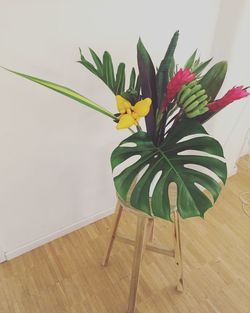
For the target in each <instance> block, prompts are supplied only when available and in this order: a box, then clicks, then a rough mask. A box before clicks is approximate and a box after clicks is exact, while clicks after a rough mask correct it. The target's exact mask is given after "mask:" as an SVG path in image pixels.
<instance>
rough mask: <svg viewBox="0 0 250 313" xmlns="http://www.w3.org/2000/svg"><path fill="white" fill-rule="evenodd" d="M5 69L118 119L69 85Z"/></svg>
mask: <svg viewBox="0 0 250 313" xmlns="http://www.w3.org/2000/svg"><path fill="white" fill-rule="evenodd" d="M2 68H3V69H5V70H7V71H9V72H11V73H14V74H16V75H19V76H21V77H24V78H26V79H28V80H31V81H33V82H35V83H37V84H40V85H42V86H45V87H47V88H49V89H52V90H54V91H57V92H59V93H61V94H63V95H64V96H67V97H69V98H71V99H73V100H75V101H78V102H80V103H81V104H84V105H86V106H88V107H90V108H91V109H93V110H95V111H98V112H100V113H102V114H104V115H107V116H109V117H111V118H112V119H114V120H116V119H117V118H116V116H115V115H113V114H112V113H111V112H110V111H108V110H106V109H105V108H104V107H102V106H100V105H98V104H96V103H95V102H93V101H92V100H90V99H88V98H86V97H84V96H82V95H81V94H79V93H78V92H76V91H74V90H72V89H70V88H68V87H64V86H61V85H58V84H55V83H52V82H50V81H47V80H44V79H41V78H37V77H34V76H30V75H26V74H23V73H19V72H16V71H12V70H9V69H7V68H5V67H2Z"/></svg>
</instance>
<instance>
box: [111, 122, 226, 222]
mask: <svg viewBox="0 0 250 313" xmlns="http://www.w3.org/2000/svg"><path fill="white" fill-rule="evenodd" d="M189 135H193V136H189ZM187 136H189V137H188V138H187ZM190 150H192V151H195V152H192V151H191V152H190ZM184 151H185V154H184V153H183V152H184ZM134 156H139V160H137V161H136V162H135V163H133V164H132V165H130V166H128V167H126V168H125V169H124V170H122V172H121V173H120V174H118V175H117V176H115V177H114V183H115V187H116V190H117V193H118V197H119V198H120V199H121V200H123V201H124V202H126V203H128V204H129V205H130V206H132V207H133V208H135V209H138V210H141V211H144V212H145V213H147V214H149V215H154V216H157V217H161V218H163V219H167V220H171V218H170V214H171V208H170V199H169V194H168V188H169V185H170V183H172V182H173V183H175V184H176V185H177V199H176V207H177V210H178V212H179V213H180V215H181V216H182V217H183V218H188V217H192V216H202V217H203V215H204V213H205V212H206V210H207V209H208V208H210V207H212V206H213V203H212V202H211V200H210V198H213V201H216V199H217V198H218V196H219V193H220V190H221V187H220V183H219V182H218V181H219V180H221V181H222V182H223V183H225V181H226V177H227V169H226V164H225V162H224V160H223V159H222V158H223V151H222V148H221V146H220V144H219V143H218V141H216V140H215V139H213V138H211V137H210V136H208V134H207V132H206V131H205V129H204V128H203V127H202V126H201V125H200V124H199V123H196V122H195V121H194V120H192V121H190V120H184V121H182V122H181V123H179V124H178V125H177V126H176V127H175V128H174V129H173V131H171V132H170V133H169V135H168V136H167V138H166V139H165V141H164V142H163V143H162V144H161V146H159V147H157V146H155V145H154V144H153V143H152V141H151V140H150V139H149V137H148V136H147V134H146V133H145V132H138V133H136V134H133V135H132V136H130V137H128V138H127V139H125V140H124V141H122V142H121V143H120V145H119V146H118V147H117V148H116V149H115V150H114V151H113V153H112V156H111V164H112V169H113V170H114V169H115V168H116V167H117V166H119V165H121V166H122V163H123V162H124V161H127V160H129V159H130V158H131V157H134ZM128 162H129V161H128ZM190 165H192V166H190ZM193 165H195V166H193ZM201 167H202V168H205V169H206V170H209V171H208V172H206V171H203V170H202V171H201ZM211 171H212V172H213V173H214V174H215V175H216V177H215V178H214V177H212V176H213V175H210V173H211ZM157 176H158V179H157ZM216 178H219V179H216ZM152 189H153V190H152ZM205 190H207V191H208V192H209V193H207V192H206V193H204V191H205ZM209 194H210V196H209Z"/></svg>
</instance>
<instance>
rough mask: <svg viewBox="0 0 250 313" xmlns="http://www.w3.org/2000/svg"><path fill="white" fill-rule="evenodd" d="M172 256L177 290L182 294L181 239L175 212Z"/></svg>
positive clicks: (177, 217)
mask: <svg viewBox="0 0 250 313" xmlns="http://www.w3.org/2000/svg"><path fill="white" fill-rule="evenodd" d="M174 254H175V262H176V265H177V267H178V282H177V290H178V291H180V292H182V291H183V289H184V286H183V262H182V252H181V237H180V220H179V214H178V212H177V211H175V212H174Z"/></svg>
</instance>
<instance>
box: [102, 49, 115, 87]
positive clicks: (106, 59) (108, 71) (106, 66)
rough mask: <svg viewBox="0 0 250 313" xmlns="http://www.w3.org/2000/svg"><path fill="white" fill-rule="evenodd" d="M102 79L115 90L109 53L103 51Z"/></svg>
mask: <svg viewBox="0 0 250 313" xmlns="http://www.w3.org/2000/svg"><path fill="white" fill-rule="evenodd" d="M103 74H104V80H105V82H106V84H107V86H109V88H110V89H111V90H112V91H113V92H115V75H114V68H113V63H112V58H111V55H110V54H109V53H108V52H107V51H105V52H104V54H103Z"/></svg>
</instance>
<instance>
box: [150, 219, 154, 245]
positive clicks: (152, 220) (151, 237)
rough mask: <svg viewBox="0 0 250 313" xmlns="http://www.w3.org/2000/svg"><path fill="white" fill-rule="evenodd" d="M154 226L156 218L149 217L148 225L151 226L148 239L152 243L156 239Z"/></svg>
mask: <svg viewBox="0 0 250 313" xmlns="http://www.w3.org/2000/svg"><path fill="white" fill-rule="evenodd" d="M154 226H155V220H154V219H153V218H149V219H148V227H149V230H148V231H149V234H148V236H149V237H148V241H149V242H150V243H152V242H153V239H154Z"/></svg>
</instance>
